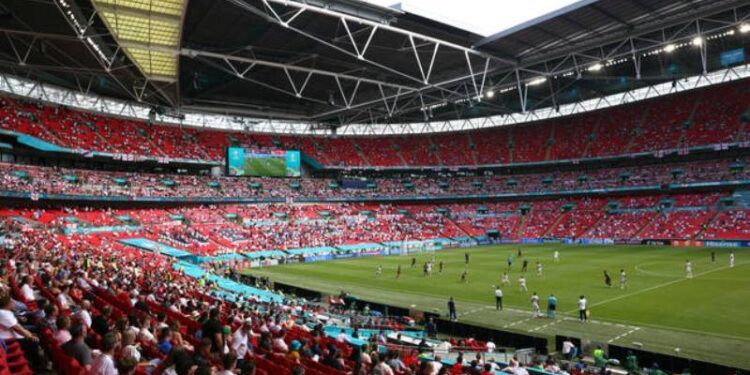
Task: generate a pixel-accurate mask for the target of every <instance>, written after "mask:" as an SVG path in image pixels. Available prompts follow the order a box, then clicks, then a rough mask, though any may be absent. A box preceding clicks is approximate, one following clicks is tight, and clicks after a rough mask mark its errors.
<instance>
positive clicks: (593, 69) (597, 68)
mask: <svg viewBox="0 0 750 375" xmlns="http://www.w3.org/2000/svg"><path fill="white" fill-rule="evenodd" d="M602 68H604V65H602V64H601V63H596V64H594V65H591V66H590V67H589V69H588V71H589V72H598V71H600V70H602Z"/></svg>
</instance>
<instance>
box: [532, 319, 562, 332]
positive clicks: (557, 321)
mask: <svg viewBox="0 0 750 375" xmlns="http://www.w3.org/2000/svg"><path fill="white" fill-rule="evenodd" d="M562 320H563V319H559V320H558V319H555V320H553V321H551V322H549V323H547V324H545V325H541V326H539V327H536V328H534V329H531V330H529V332H536V331H540V330H543V329H545V328H549V327H551V326H553V325H555V324H557V323H559V322H560V321H562Z"/></svg>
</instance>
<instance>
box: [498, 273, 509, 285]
mask: <svg viewBox="0 0 750 375" xmlns="http://www.w3.org/2000/svg"><path fill="white" fill-rule="evenodd" d="M500 283H501V284H503V285H510V276H508V273H507V272H503V277H502V279H501V280H500Z"/></svg>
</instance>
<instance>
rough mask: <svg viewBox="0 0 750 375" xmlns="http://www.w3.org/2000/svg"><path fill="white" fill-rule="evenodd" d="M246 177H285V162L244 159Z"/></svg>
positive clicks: (271, 159) (282, 159)
mask: <svg viewBox="0 0 750 375" xmlns="http://www.w3.org/2000/svg"><path fill="white" fill-rule="evenodd" d="M245 175H246V176H270V177H284V176H286V160H284V158H256V159H245Z"/></svg>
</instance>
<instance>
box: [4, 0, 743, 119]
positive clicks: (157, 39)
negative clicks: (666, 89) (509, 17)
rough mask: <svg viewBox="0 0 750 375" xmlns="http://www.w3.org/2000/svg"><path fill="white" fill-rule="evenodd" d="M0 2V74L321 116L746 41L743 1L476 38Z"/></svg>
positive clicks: (589, 76) (578, 93) (364, 9)
mask: <svg viewBox="0 0 750 375" xmlns="http://www.w3.org/2000/svg"><path fill="white" fill-rule="evenodd" d="M183 1H184V2H183ZM3 4H4V5H3ZM3 4H0V33H3V34H5V35H4V38H0V73H7V74H12V75H15V76H19V77H24V78H29V79H33V80H37V81H40V82H45V83H50V84H54V85H57V86H62V87H67V88H70V89H74V90H77V91H80V92H85V93H96V94H99V95H103V96H107V97H112V98H119V99H123V100H130V101H134V102H139V103H142V104H146V105H149V106H152V107H153V108H154V109H155V111H156V112H159V113H175V114H179V113H180V112H187V111H202V112H210V113H220V114H229V115H242V116H252V117H257V118H265V119H286V120H292V121H300V122H307V123H313V124H316V126H317V127H319V128H321V129H332V128H335V127H339V126H342V125H347V124H352V123H355V124H363V125H366V124H368V123H380V124H382V123H404V122H425V121H444V120H453V119H467V118H479V117H485V116H497V115H504V114H513V113H519V112H527V111H531V110H534V109H538V108H544V107H552V108H559V107H560V106H561V105H565V104H569V103H577V102H581V101H584V100H588V99H592V98H598V97H603V96H606V95H611V94H613V93H617V92H624V91H627V90H633V89H638V88H639V87H646V86H649V85H653V84H656V83H660V82H669V81H675V80H678V79H681V78H684V77H688V76H695V75H699V74H703V73H706V72H710V71H713V70H717V69H720V68H723V67H725V65H726V64H722V62H721V61H720V59H719V58H718V56H719V54H720V53H721V52H723V51H728V50H732V49H736V48H744V47H745V44H747V35H746V34H744V33H740V32H739V31H738V30H740V28H741V25H743V24H744V23H745V22H748V19H749V18H750V5H748V3H747V1H744V0H743V1H740V0H682V1H675V0H672V1H667V0H649V1H645V0H582V1H578V2H575V3H573V4H571V5H568V6H566V7H564V8H562V9H560V10H557V11H555V12H552V13H549V14H546V15H544V16H541V17H538V18H535V19H532V20H530V21H528V22H524V23H522V24H520V25H517V26H514V27H511V28H510V29H507V30H504V31H501V32H499V33H496V34H492V35H487V36H482V35H479V34H475V33H472V32H469V31H466V30H462V29H459V28H457V27H454V26H450V25H447V24H445V23H441V22H438V21H436V20H433V19H430V18H426V17H425V16H423V15H420V14H417V13H416V12H414V13H413V12H409V11H408V9H409V8H408V7H403V9H402V8H399V7H383V6H379V5H375V4H368V3H364V2H361V1H355V0H308V1H306V2H299V1H295V0H190V1H188V0H170V1H168V2H165V1H157V0H27V1H21V0H15V1H11V2H6V3H3ZM166 5H169V6H168V7H167V6H166ZM476 11H477V12H481V11H482V10H481V9H477V10H476ZM177 19H180V20H181V21H180V22H177ZM745 29H747V27H746V26H745V28H744V29H743V30H745ZM176 36H177V40H175V37H176ZM696 38H697V39H696ZM740 63H744V56H743V59H742V61H740Z"/></svg>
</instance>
